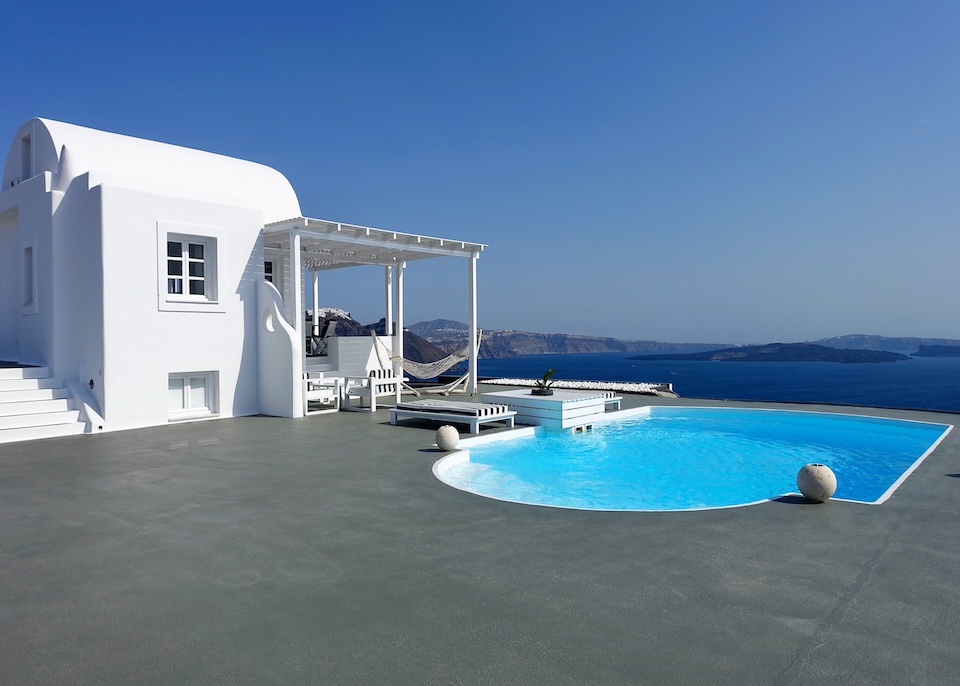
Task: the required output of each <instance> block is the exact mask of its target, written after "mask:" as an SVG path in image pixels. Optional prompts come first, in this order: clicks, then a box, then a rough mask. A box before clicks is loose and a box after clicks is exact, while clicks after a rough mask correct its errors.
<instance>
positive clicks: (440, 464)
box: [431, 405, 954, 513]
mask: <svg viewBox="0 0 960 686" xmlns="http://www.w3.org/2000/svg"><path fill="white" fill-rule="evenodd" d="M654 407H658V406H653V405H644V406H641V407H634V408H627V409H624V410H617V411H614V412H607V413H606V414H605V415H603V416H602V417H598V418H597V419H596V420H594V421H595V423H601V422H603V423H607V422H612V421H618V420H622V419H629V418H632V417H636V416H640V415H650V414H651V413H652V410H653V408H654ZM685 409H710V410H728V409H729V410H743V409H751V410H758V411H769V412H787V413H798V414H824V415H842V416H848V417H859V418H863V419H874V420H881V421H895V422H911V423H916V424H929V425H934V426H943V427H945V428H944V431H943V432H942V433H941V434H940V436H939V438H937V440H936V441H934V443H933V444H932V445H931V446H930V447H929V448H928V449H927V450H926V451H924V453H923V454H922V455H921V456H920V457H918V458H917V459H916V460H915V461H914V462H913V464H911V465H910V467H909V468H908V469H907V470H905V471H904V472H903V474H901V475H900V477H899V478H898V479H897V480H896V481H894V483H893V484H891V485H890V487H889V488H888V489H887V490H886V491H885V492H884V493H883V494H882V495H881V496H880V497H879V498H877V499H876V500H874V501H865V500H854V499H851V498H831V500H834V501H837V502H842V503H853V504H857V505H881V504H883V503H884V502H886V501H887V500H888V499H889V498H890V497H891V496H892V495H893V494H894V493H895V492H896V490H897V489H898V488H899V487H900V486H901V485H903V483H904V482H905V481H906V480H907V477H909V476H910V475H911V474H913V472H914V471H915V470H916V469H918V468H919V467H920V465H921V464H922V463H923V462H924V460H926V459H927V457H929V456H930V455H931V454H933V452H934V451H935V450H936V449H937V448H938V447H939V446H940V444H941V443H942V442H943V440H944V439H945V438H946V437H947V436H948V435H949V434H950V433H951V432H952V431H953V429H954V425H953V424H947V423H945V422H935V421H927V420H921V419H905V418H900V417H883V416H876V415H868V414H859V413H855V412H826V411H819V410H790V409H782V408H770V407H748V408H745V407H729V408H725V407H716V406H709V405H703V406H698V405H693V406H685ZM851 409H852V408H851ZM877 409H881V410H884V409H889V408H877ZM544 431H546V429H545V428H544V427H541V426H528V427H521V428H517V429H513V430H510V431H501V432H497V433H496V434H491V435H489V436H474V437H470V438H465V439H463V440H462V441H461V442H460V444H459V445H460V446H462V448H463V449H457V450H456V451H454V452H452V453H450V454H449V455H445V456H444V457H441V458H440V459H439V460H437V461H436V462H434V463H433V466H432V469H431V471H432V472H433V475H434V476H435V477H436V478H437V480H438V481H440V482H441V483H443V484H444V485H445V486H449V487H450V488H454V489H456V490H458V491H462V492H464V493H470V494H471V495H475V496H478V497H481V498H487V499H488V500H495V501H498V502H504V503H511V504H514V505H529V506H533V507H545V508H551V509H556V510H578V511H582V512H624V513H628V512H641V513H658V512H660V513H675V512H705V511H710V510H732V509H735V508H741V507H751V506H753V505H760V504H762V503H771V502H777V501H778V500H780V499H781V498H785V497H789V496H799V497H803V496H802V494H800V493H799V492H798V491H790V492H787V493H782V494H780V495H778V496H775V497H770V498H761V499H759V500H754V501H750V502H745V503H736V504H732V505H715V506H707V507H689V508H673V509H664V508H657V509H614V508H596V507H575V506H572V505H553V504H547V503H535V502H529V501H524V500H515V499H510V498H503V497H500V496H495V495H488V494H486V493H479V492H477V491H473V490H470V489H469V488H464V487H462V486H460V485H457V484H453V483H450V482H449V481H447V480H445V479H444V478H443V476H442V474H443V472H445V471H446V470H447V469H449V468H451V467H453V466H455V465H458V464H462V463H463V462H468V461H469V460H470V450H469V448H470V447H473V446H476V445H483V444H486V443H493V442H500V441H510V440H516V439H519V438H525V437H530V436H535V435H537V434H538V433H542V432H544Z"/></svg>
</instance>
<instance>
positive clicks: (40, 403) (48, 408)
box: [0, 398, 71, 417]
mask: <svg viewBox="0 0 960 686" xmlns="http://www.w3.org/2000/svg"><path fill="white" fill-rule="evenodd" d="M69 409H71V408H70V398H58V399H54V400H30V401H25V402H22V403H0V417H12V416H13V415H17V414H44V413H46V412H65V411H67V410H69Z"/></svg>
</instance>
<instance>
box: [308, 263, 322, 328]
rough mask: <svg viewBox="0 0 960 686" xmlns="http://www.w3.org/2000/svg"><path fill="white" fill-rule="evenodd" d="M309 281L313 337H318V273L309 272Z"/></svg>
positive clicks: (316, 271)
mask: <svg viewBox="0 0 960 686" xmlns="http://www.w3.org/2000/svg"><path fill="white" fill-rule="evenodd" d="M310 279H311V282H312V285H313V335H314V336H319V335H320V305H319V303H320V271H319V270H317V269H311V270H310Z"/></svg>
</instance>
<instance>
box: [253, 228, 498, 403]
mask: <svg viewBox="0 0 960 686" xmlns="http://www.w3.org/2000/svg"><path fill="white" fill-rule="evenodd" d="M264 247H265V248H279V249H283V250H289V251H290V270H291V271H290V274H291V276H292V277H293V279H295V281H294V282H293V283H295V284H296V285H295V287H294V288H293V289H292V291H293V293H294V302H293V311H294V312H295V313H297V316H295V317H294V321H293V322H291V324H292V325H293V326H294V327H295V328H296V332H297V336H298V337H299V340H300V341H301V342H302V341H303V340H304V338H305V336H304V331H303V327H304V321H303V311H304V294H303V290H302V289H301V288H300V285H299V284H300V277H301V275H302V274H303V271H304V270H305V269H306V270H309V271H310V272H311V283H312V288H313V303H314V307H313V313H314V314H313V317H314V320H313V324H314V327H316V325H317V309H318V305H317V303H318V301H319V285H318V278H317V276H318V274H319V273H320V272H321V271H326V270H330V269H342V268H344V267H358V266H364V265H366V266H369V265H378V266H382V267H383V268H384V291H385V298H384V299H385V303H386V317H385V319H386V333H387V335H391V333H392V331H393V328H394V323H395V324H396V331H397V335H396V338H395V344H394V349H393V350H394V355H399V356H401V357H402V356H403V272H404V269H405V268H406V266H407V263H408V262H412V261H413V260H423V259H427V258H430V257H461V258H465V259H466V260H467V269H468V284H469V286H468V288H469V294H468V301H469V304H470V321H469V332H468V334H467V335H468V337H469V338H468V340H469V342H470V353H469V354H470V358H469V370H470V382H469V385H468V387H467V390H468V392H469V393H470V394H476V392H477V260H478V259H479V258H480V253H481V252H483V249H484V248H485V247H487V246H486V245H484V244H482V243H470V242H467V241H456V240H451V239H448V238H434V237H431V236H419V235H417V234H411V233H401V232H399V231H386V230H384V229H374V228H370V227H367V226H356V225H354V224H344V223H342V222H333V221H327V220H324V219H309V218H307V217H296V218H294V219H286V220H284V221H280V222H274V223H272V224H267V225H266V226H265V227H264ZM315 333H316V331H315ZM398 371H399V368H398Z"/></svg>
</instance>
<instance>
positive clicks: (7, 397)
mask: <svg viewBox="0 0 960 686" xmlns="http://www.w3.org/2000/svg"><path fill="white" fill-rule="evenodd" d="M69 397H70V391H68V390H67V389H66V388H38V389H35V390H24V391H4V390H0V405H2V404H3V403H22V402H30V401H33V400H57V399H60V398H69Z"/></svg>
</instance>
